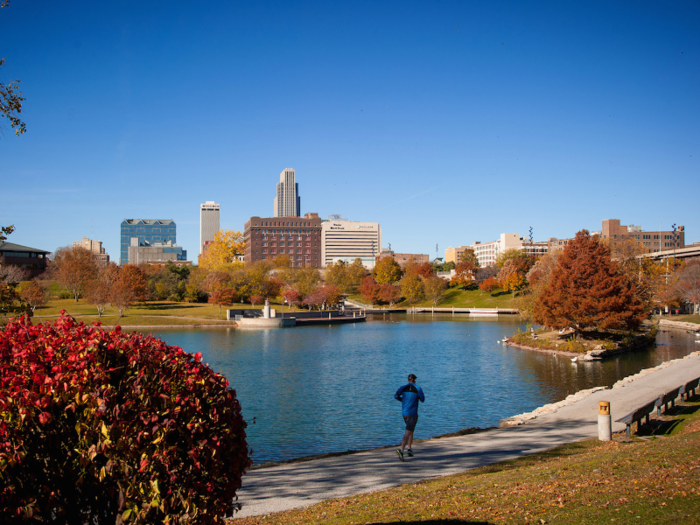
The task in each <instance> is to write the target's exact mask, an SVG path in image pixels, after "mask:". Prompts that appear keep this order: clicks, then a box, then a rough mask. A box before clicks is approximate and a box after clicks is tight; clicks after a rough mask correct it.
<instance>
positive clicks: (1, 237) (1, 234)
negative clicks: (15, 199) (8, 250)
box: [0, 225, 15, 243]
mask: <svg viewBox="0 0 700 525" xmlns="http://www.w3.org/2000/svg"><path fill="white" fill-rule="evenodd" d="M13 231H15V227H14V226H12V225H10V226H0V243H3V242H5V241H6V240H7V236H8V235H10V234H11V233H12V232H13Z"/></svg>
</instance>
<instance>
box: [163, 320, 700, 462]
mask: <svg viewBox="0 0 700 525" xmlns="http://www.w3.org/2000/svg"><path fill="white" fill-rule="evenodd" d="M518 327H519V328H521V329H524V328H525V325H524V323H522V322H521V320H520V319H519V318H510V319H508V318H507V319H505V320H504V319H503V317H501V318H500V319H499V320H495V319H493V320H490V319H485V320H473V319H469V318H468V317H455V318H452V317H450V316H444V317H440V316H436V317H432V316H431V315H430V314H425V315H415V316H409V317H407V316H406V315H396V314H394V315H392V316H390V317H389V316H387V318H386V319H384V318H381V317H376V318H375V319H372V320H369V321H368V322H367V323H358V324H354V325H337V326H307V327H297V328H288V329H273V330H255V331H246V330H235V329H208V330H185V329H167V330H156V331H153V332H152V333H153V334H154V335H155V336H156V337H159V338H161V339H163V340H164V341H165V342H167V343H168V344H171V345H176V346H180V347H182V348H183V349H184V350H186V351H187V352H192V353H194V352H202V354H203V355H204V362H206V363H208V364H209V366H211V368H212V369H214V370H215V371H217V372H219V373H221V374H223V375H225V376H226V378H227V379H228V380H229V383H230V384H231V386H232V388H234V389H235V390H236V393H237V396H238V399H239V400H240V403H241V406H242V408H243V416H244V418H245V420H246V421H247V422H248V429H247V433H248V444H249V446H250V447H251V448H252V449H253V461H254V463H263V462H266V461H278V460H283V459H290V458H296V457H303V456H309V455H315V454H323V453H327V452H339V451H345V450H359V449H370V448H375V447H379V446H385V445H395V444H397V443H399V442H400V439H401V436H402V435H403V420H402V418H401V405H400V403H399V402H397V401H395V400H394V397H393V396H394V392H395V391H396V389H397V388H398V387H399V386H400V385H402V384H404V383H405V382H406V376H407V375H408V374H409V373H414V374H416V375H417V376H418V384H419V385H421V386H422V387H423V389H424V391H425V396H426V400H425V403H424V404H422V405H421V407H420V409H419V415H420V417H419V422H418V426H417V428H416V433H415V437H416V439H423V438H428V437H431V436H436V435H441V434H446V433H448V432H455V431H458V430H461V429H464V428H470V427H491V426H496V425H498V422H499V420H501V419H503V418H505V417H509V416H513V415H515V414H519V413H522V412H527V411H530V410H533V409H535V408H537V407H539V406H542V405H544V404H546V403H551V402H555V401H559V400H561V399H564V398H565V397H566V396H567V395H569V394H572V393H574V392H577V391H579V390H582V389H586V388H591V387H594V386H602V385H605V386H611V385H612V384H613V383H615V381H617V380H618V379H621V378H623V377H626V376H629V375H631V374H634V373H637V372H638V371H639V370H642V369H644V368H649V367H653V366H656V365H657V364H659V363H661V362H663V361H667V360H670V359H676V358H679V357H682V356H684V355H686V354H688V353H690V352H693V351H695V350H698V349H700V348H698V347H700V345H697V344H694V337H692V336H691V335H688V334H686V333H685V332H681V331H669V332H662V333H660V334H659V337H658V339H657V343H658V344H657V345H656V346H655V347H650V348H649V349H648V350H643V351H638V352H635V353H631V354H626V355H623V356H620V357H617V358H614V359H609V360H606V361H603V362H592V363H572V362H571V360H570V359H569V358H567V357H557V356H552V355H548V354H543V353H538V352H531V351H525V350H518V349H514V348H510V347H505V346H503V345H501V344H499V343H498V341H499V340H500V339H502V338H503V337H504V336H510V335H511V334H512V333H513V332H514V331H515V330H516V329H517V328H518Z"/></svg>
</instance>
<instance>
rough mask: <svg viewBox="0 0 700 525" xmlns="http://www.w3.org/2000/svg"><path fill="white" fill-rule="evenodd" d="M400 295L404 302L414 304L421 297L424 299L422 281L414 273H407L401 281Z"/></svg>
mask: <svg viewBox="0 0 700 525" xmlns="http://www.w3.org/2000/svg"><path fill="white" fill-rule="evenodd" d="M400 286H401V295H403V296H404V297H405V298H406V300H407V301H408V302H409V303H411V304H414V303H416V302H418V301H420V300H421V299H423V297H425V291H424V288H423V279H421V278H420V277H418V276H417V275H416V274H415V273H407V274H406V275H404V276H403V279H401V283H400Z"/></svg>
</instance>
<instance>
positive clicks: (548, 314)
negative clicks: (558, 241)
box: [534, 230, 647, 330]
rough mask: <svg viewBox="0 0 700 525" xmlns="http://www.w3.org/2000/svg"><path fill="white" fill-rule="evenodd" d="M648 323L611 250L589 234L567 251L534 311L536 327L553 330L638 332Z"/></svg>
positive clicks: (581, 234)
mask: <svg viewBox="0 0 700 525" xmlns="http://www.w3.org/2000/svg"><path fill="white" fill-rule="evenodd" d="M646 317H647V307H646V305H645V304H644V303H642V301H641V300H640V299H639V298H638V297H637V295H636V294H635V289H634V285H633V284H632V283H631V282H630V280H629V278H628V277H627V276H626V275H625V274H624V273H622V272H621V271H620V267H619V265H618V264H617V263H616V262H614V261H612V259H611V257H610V249H609V248H608V247H607V246H606V245H605V244H603V243H600V242H599V241H598V236H597V235H594V236H591V235H590V234H589V233H588V231H586V230H582V231H580V232H578V233H577V234H576V237H575V238H574V239H573V240H572V241H571V242H570V243H569V244H567V245H566V246H565V248H564V250H563V252H562V254H561V255H560V256H559V259H558V261H557V266H556V268H555V269H554V271H553V272H552V277H551V279H550V281H549V283H548V284H547V286H546V288H545V289H544V291H543V292H542V294H541V295H540V297H539V300H538V302H537V304H536V305H535V308H534V319H535V321H536V322H537V323H539V324H542V325H544V326H548V327H551V328H565V327H568V326H573V327H575V328H576V329H578V330H584V329H586V328H598V329H603V330H606V329H612V328H637V327H638V326H639V325H640V324H641V322H642V321H643V320H644V319H645V318H646Z"/></svg>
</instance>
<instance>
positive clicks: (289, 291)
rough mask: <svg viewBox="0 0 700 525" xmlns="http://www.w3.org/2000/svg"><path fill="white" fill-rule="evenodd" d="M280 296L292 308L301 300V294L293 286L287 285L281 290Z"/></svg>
mask: <svg viewBox="0 0 700 525" xmlns="http://www.w3.org/2000/svg"><path fill="white" fill-rule="evenodd" d="M282 298H283V299H284V301H285V302H286V303H287V305H289V307H290V308H292V310H294V307H295V306H296V305H297V304H299V303H300V302H301V294H300V293H299V292H298V291H297V290H296V289H295V288H293V287H290V286H287V287H285V288H284V290H283V291H282Z"/></svg>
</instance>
